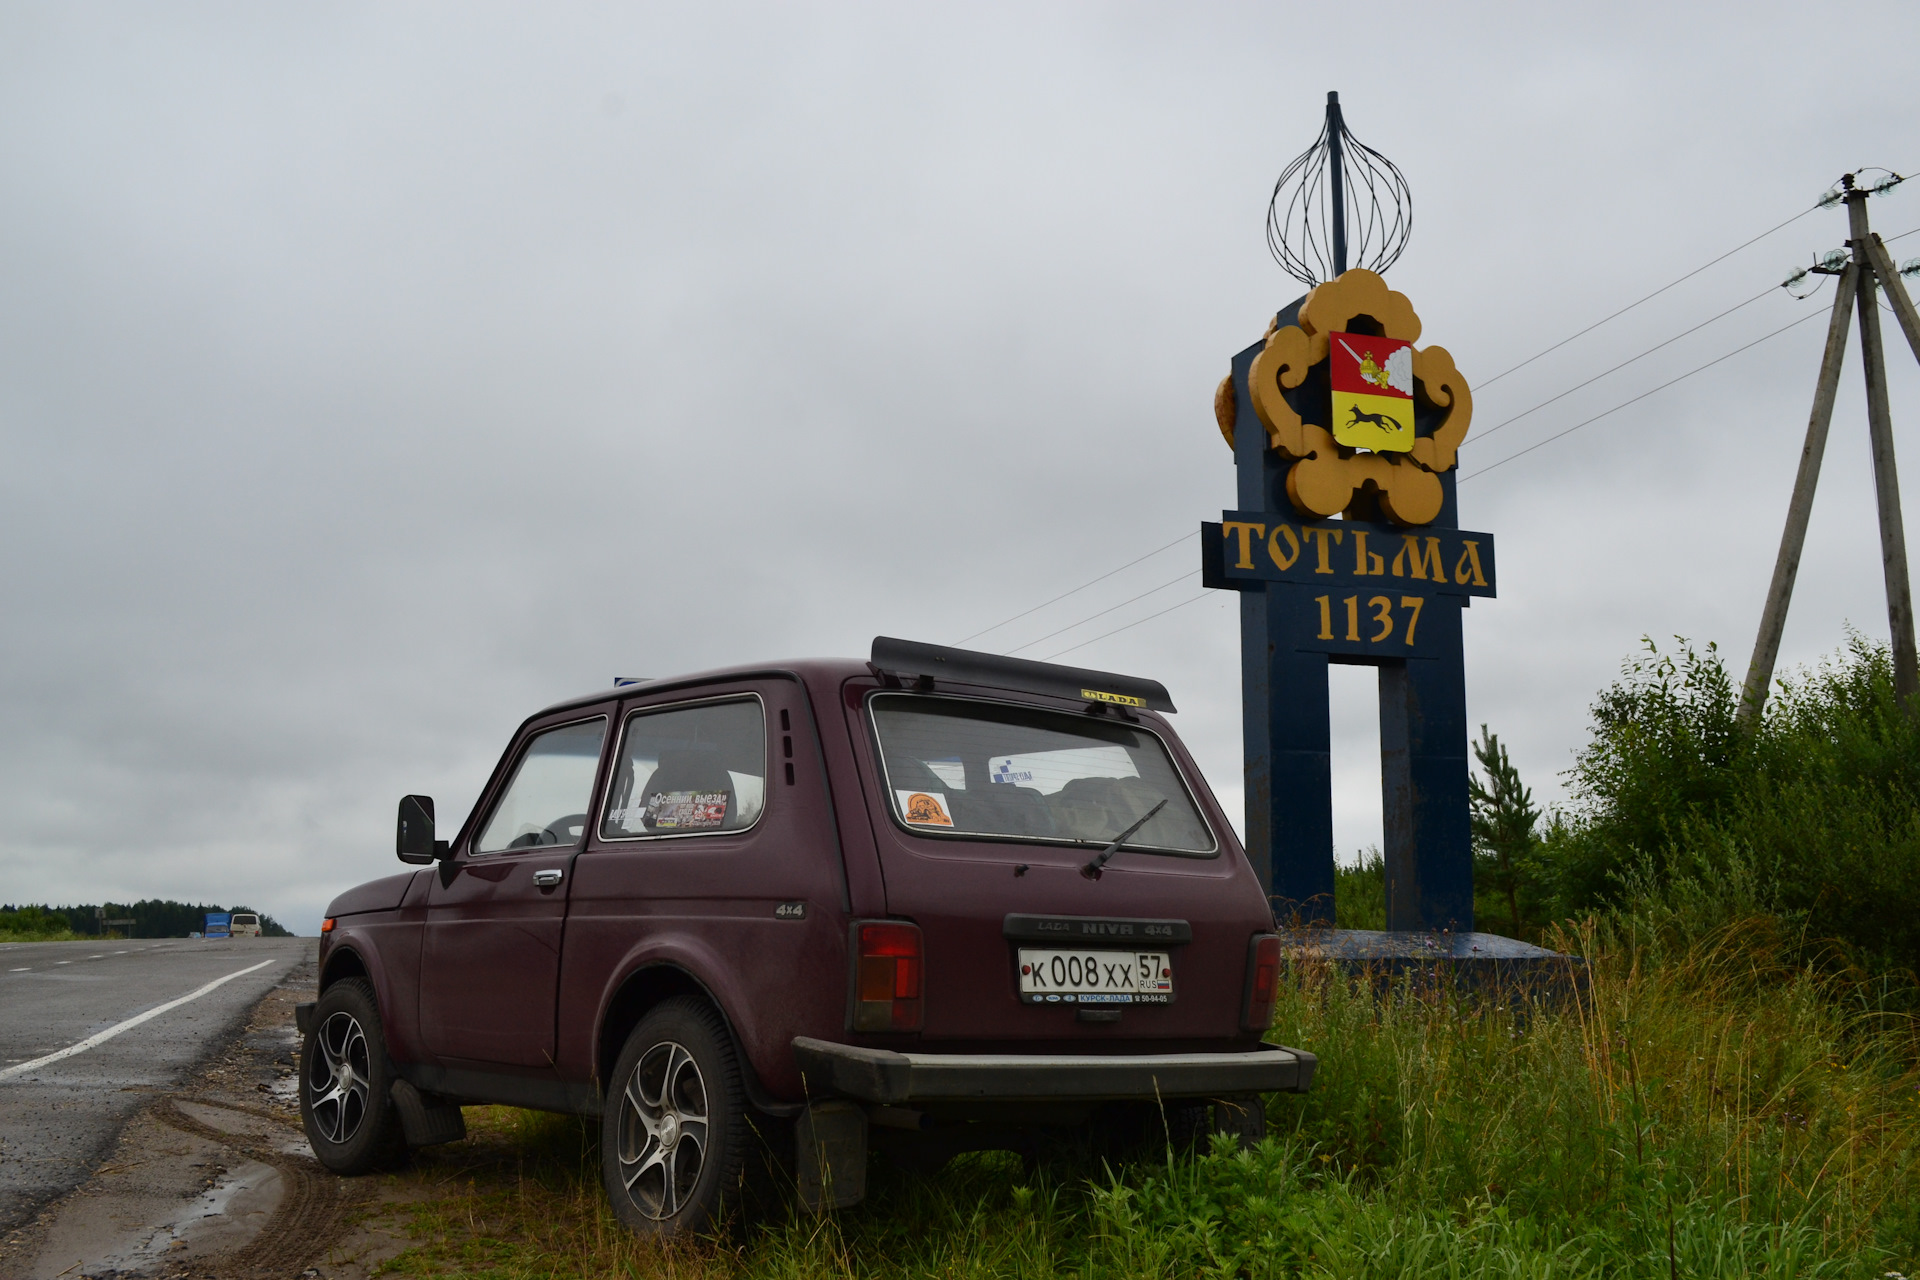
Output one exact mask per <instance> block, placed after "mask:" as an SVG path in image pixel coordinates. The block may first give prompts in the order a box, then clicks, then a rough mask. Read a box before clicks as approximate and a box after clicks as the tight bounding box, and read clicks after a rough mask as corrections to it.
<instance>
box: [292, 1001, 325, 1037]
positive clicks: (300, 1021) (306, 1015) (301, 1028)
mask: <svg viewBox="0 0 1920 1280" xmlns="http://www.w3.org/2000/svg"><path fill="white" fill-rule="evenodd" d="M319 1003H320V1002H319V1001H318V1000H309V1001H307V1002H306V1003H305V1004H297V1005H295V1006H293V1028H294V1030H296V1031H298V1032H299V1033H300V1034H301V1035H302V1036H305V1035H306V1034H307V1033H308V1032H310V1031H312V1030H313V1007H314V1006H315V1005H316V1004H319Z"/></svg>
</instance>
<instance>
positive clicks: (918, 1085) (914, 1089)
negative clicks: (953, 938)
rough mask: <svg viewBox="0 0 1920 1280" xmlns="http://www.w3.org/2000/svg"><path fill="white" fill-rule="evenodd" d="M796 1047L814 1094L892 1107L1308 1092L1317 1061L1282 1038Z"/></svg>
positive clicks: (799, 1042) (801, 1043) (807, 1041)
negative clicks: (1246, 1042)
mask: <svg viewBox="0 0 1920 1280" xmlns="http://www.w3.org/2000/svg"><path fill="white" fill-rule="evenodd" d="M793 1052H794V1056H795V1057H796V1058H797V1059H798V1060H799V1063H800V1073H801V1075H802V1077H804V1079H805V1081H806V1086H807V1093H808V1094H809V1095H810V1096H813V1097H821V1096H838V1097H846V1098H857V1099H859V1100H860V1101H862V1102H871V1103H880V1104H883V1105H888V1106H895V1105H899V1104H902V1103H913V1102H958V1101H966V1102H1020V1101H1035V1100H1041V1099H1080V1100H1083V1101H1090V1102H1105V1101H1119V1100H1124V1099H1146V1098H1196V1097H1219V1096H1223V1095H1226V1094H1235V1093H1305V1092H1306V1091H1307V1089H1308V1088H1309V1086H1311V1085H1312V1083H1313V1069H1314V1067H1315V1065H1316V1061H1317V1060H1316V1059H1315V1058H1314V1056H1313V1055H1312V1054H1310V1053H1307V1052H1305V1051H1304V1050H1301V1049H1283V1048H1281V1047H1280V1046H1278V1045H1268V1046H1263V1047H1262V1048H1259V1049H1253V1050H1249V1051H1246V1052H1242V1053H1157V1054H1125V1055H1098V1056H1096V1055H1092V1054H1085V1055H1072V1056H1068V1055H1061V1054H1024V1053H980V1054H972V1053H895V1052H893V1051H891V1050H888V1049H862V1048H858V1047H856V1046H854V1045H850V1044H835V1043H833V1042H832V1041H828V1040H814V1039H811V1038H809V1037H807V1036H796V1037H795V1038H794V1041H793Z"/></svg>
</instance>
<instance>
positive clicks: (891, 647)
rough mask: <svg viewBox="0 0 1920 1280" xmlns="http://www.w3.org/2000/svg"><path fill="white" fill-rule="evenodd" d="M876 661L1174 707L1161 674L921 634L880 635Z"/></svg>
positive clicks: (917, 673)
mask: <svg viewBox="0 0 1920 1280" xmlns="http://www.w3.org/2000/svg"><path fill="white" fill-rule="evenodd" d="M872 661H873V665H874V667H875V669H876V670H879V671H882V672H886V673H887V674H890V675H895V676H900V677H902V678H903V679H905V680H907V681H908V682H911V681H913V680H917V679H919V678H920V677H922V676H925V677H927V678H929V679H932V680H952V681H955V682H957V683H960V684H980V685H988V686H991V687H993V688H997V689H1018V690H1020V691H1021V692H1023V693H1048V694H1052V695H1053V696H1054V697H1057V698H1080V699H1083V700H1084V701H1087V702H1099V703H1107V704H1111V705H1114V706H1121V707H1150V708H1152V709H1153V710H1155V711H1172V710H1174V709H1175V708H1174V705H1173V699H1172V698H1170V697H1168V696H1167V687H1166V686H1165V685H1163V684H1161V683H1160V682H1159V681H1158V680H1143V679H1141V678H1140V677H1139V676H1122V675H1115V674H1114V673H1113V672H1111V671H1088V670H1086V669H1085V668H1082V667H1063V666H1059V665H1057V664H1055V663H1052V662H1034V661H1032V660H1031V659H1028V658H1003V657H1001V656H1000V655H999V654H997V653H976V652H975V651H974V650H972V649H949V648H947V647H946V646H945V645H938V644H922V643H920V642H919V641H918V640H896V639H894V638H893V637H892V636H875V637H874V638H873V659H872Z"/></svg>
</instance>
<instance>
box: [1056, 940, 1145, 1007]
mask: <svg viewBox="0 0 1920 1280" xmlns="http://www.w3.org/2000/svg"><path fill="white" fill-rule="evenodd" d="M1019 965H1020V999H1021V1001H1022V1002H1023V1003H1025V1004H1170V1003H1172V1001H1173V963H1172V961H1171V960H1169V959H1168V957H1167V953H1166V952H1164V951H1053V950H1040V949H1038V948H1033V947H1021V948H1020V960H1019Z"/></svg>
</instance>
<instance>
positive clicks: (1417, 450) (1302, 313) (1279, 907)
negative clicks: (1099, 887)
mask: <svg viewBox="0 0 1920 1280" xmlns="http://www.w3.org/2000/svg"><path fill="white" fill-rule="evenodd" d="M1349 188H1352V190H1353V194H1354V198H1353V200H1352V207H1353V210H1354V216H1352V217H1349V216H1348V196H1349ZM1411 209H1412V200H1411V196H1410V195H1409V193H1408V190H1407V185H1406V181H1405V179H1404V178H1403V177H1402V176H1401V174H1400V172H1399V170H1398V169H1396V168H1395V167H1394V166H1393V165H1392V163H1391V162H1389V161H1387V160H1386V159H1385V157H1383V156H1381V155H1380V154H1379V153H1378V152H1375V151H1373V150H1372V149H1371V148H1368V147H1365V146H1363V145H1362V144H1360V143H1359V142H1358V141H1357V140H1355V139H1354V138H1353V135H1352V134H1351V133H1350V132H1348V130H1347V128H1346V125H1345V122H1344V120H1343V118H1342V116H1341V111H1340V104H1339V97H1338V95H1337V94H1328V95H1327V117H1326V126H1325V128H1324V129H1323V130H1322V132H1321V134H1320V136H1319V138H1318V139H1316V140H1315V142H1314V145H1313V146H1312V147H1311V148H1309V149H1308V150H1307V152H1305V153H1304V154H1303V155H1302V156H1300V158H1299V159H1297V160H1296V161H1294V163H1293V164H1292V165H1291V166H1289V167H1288V169H1287V170H1286V172H1284V173H1283V174H1282V175H1281V178H1280V180H1279V182H1278V183H1276V184H1275V187H1274V197H1273V202H1272V204H1271V205H1270V206H1269V209H1268V224H1267V238H1268V244H1269V247H1270V248H1271V249H1272V250H1273V253H1274V256H1275V258H1276V259H1278V260H1279V262H1280V263H1281V265H1282V266H1283V267H1285V268H1286V269H1287V270H1288V271H1289V273H1290V274H1292V275H1293V276H1294V277H1295V278H1296V279H1298V280H1299V281H1300V282H1301V283H1302V284H1304V285H1306V286H1308V292H1307V293H1306V294H1305V295H1303V296H1302V297H1300V298H1299V299H1297V300H1295V301H1294V302H1292V303H1289V304H1288V305H1287V306H1286V307H1284V308H1283V309H1282V310H1281V311H1280V312H1279V313H1278V314H1277V315H1276V316H1274V318H1273V322H1272V324H1271V325H1270V326H1269V327H1268V329H1267V332H1266V335H1265V336H1264V337H1263V338H1262V339H1261V340H1260V341H1259V342H1256V343H1254V344H1253V345H1252V346H1250V347H1248V348H1247V349H1246V350H1244V351H1241V352H1240V353H1239V354H1238V355H1236V356H1234V357H1233V366H1232V372H1231V373H1230V374H1229V375H1228V377H1227V378H1226V379H1225V380H1224V381H1223V382H1222V383H1221V384H1220V388H1219V390H1218V391H1217V392H1216V394H1215V398H1214V408H1215V414H1216V417H1217V418H1218V421H1219V424H1220V430H1221V433H1222V435H1224V436H1225V437H1226V439H1227V442H1228V444H1229V445H1231V446H1232V448H1233V455H1234V465H1235V469H1236V471H1237V473H1238V494H1237V497H1236V507H1235V509H1234V510H1231V511H1224V512H1222V513H1221V517H1220V520H1219V522H1218V523H1211V522H1209V523H1206V524H1203V525H1202V539H1201V545H1202V569H1203V579H1204V581H1205V583H1206V585H1208V586H1210V587H1217V588H1221V589H1225V590H1233V591H1238V592H1240V635H1241V681H1242V690H1243V694H1242V696H1243V700H1244V703H1243V713H1242V714H1243V723H1244V733H1245V739H1246V805H1247V811H1246V847H1247V854H1248V857H1249V858H1250V859H1252V861H1253V865H1254V867H1255V869H1256V871H1258V873H1259V874H1260V876H1261V878H1262V880H1263V882H1264V883H1265V884H1266V885H1267V886H1268V892H1269V894H1270V895H1271V897H1272V900H1273V904H1274V910H1275V915H1276V917H1277V918H1278V919H1279V920H1280V921H1281V922H1282V923H1283V924H1293V925H1308V926H1311V925H1331V924H1332V923H1333V887H1334V853H1333V799H1332V771H1331V767H1330V762H1329V747H1330V727H1329V719H1328V713H1329V708H1328V698H1327V665H1328V664H1329V663H1334V662H1340V663H1349V664H1354V665H1361V666H1371V667H1375V668H1377V669H1378V670H1379V673H1380V754H1381V762H1380V763H1381V782H1382V791H1383V795H1382V809H1383V813H1384V818H1385V822H1384V827H1385V848H1384V850H1383V854H1384V857H1385V862H1386V879H1387V902H1386V918H1387V929H1388V935H1372V937H1371V939H1362V938H1360V937H1358V936H1357V935H1350V936H1349V937H1348V939H1347V942H1348V945H1347V946H1346V947H1344V948H1342V949H1340V951H1341V953H1342V954H1350V955H1351V956H1353V957H1355V958H1361V957H1367V958H1379V959H1391V958H1394V957H1395V956H1397V955H1398V954H1399V951H1398V950H1396V948H1395V945H1394V944H1393V941H1392V938H1391V935H1393V934H1395V933H1399V934H1412V933H1424V934H1425V935H1427V937H1428V939H1429V941H1426V942H1425V943H1423V947H1424V950H1423V951H1422V952H1421V955H1422V957H1423V958H1429V957H1431V956H1432V955H1433V953H1434V951H1435V950H1436V949H1437V950H1439V951H1440V952H1441V953H1442V954H1444V953H1446V952H1448V951H1451V950H1453V949H1456V946H1457V949H1459V950H1461V951H1462V953H1463V957H1462V958H1466V953H1468V952H1472V953H1474V955H1475V956H1476V957H1478V956H1485V957H1486V958H1489V959H1491V958H1492V955H1491V954H1490V953H1493V952H1498V953H1501V954H1510V955H1512V956H1515V957H1518V956H1519V955H1520V954H1521V953H1531V954H1532V955H1535V956H1544V955H1547V954H1550V953H1546V952H1541V951H1539V949H1537V948H1532V947H1526V946H1524V944H1509V943H1508V942H1507V940H1504V939H1498V940H1496V939H1492V938H1488V937H1487V936H1486V935H1479V934H1475V933H1474V931H1473V930H1474V920H1473V847H1472V835H1471V830H1470V823H1469V806H1468V789H1467V777H1468V767H1469V766H1468V726H1467V708H1466V673H1465V669H1464V663H1463V656H1462V650H1461V621H1462V619H1461V611H1462V610H1464V609H1466V608H1467V607H1469V606H1470V605H1471V604H1472V602H1473V600H1474V598H1475V597H1491V596H1493V595H1494V594H1495V592H1496V588H1497V581H1498V580H1497V577H1496V573H1495V555H1494V541H1493V538H1492V537H1491V536H1490V535H1488V534H1485V533H1476V532H1471V531H1468V530H1464V529H1462V528H1461V527H1460V518H1459V507H1458V502H1457V500H1456V495H1455V491H1454V490H1455V482H1456V476H1457V474H1458V472H1457V464H1458V461H1459V448H1460V444H1461V442H1462V440H1463V439H1464V438H1465V437H1466V434H1467V430H1468V427H1469V425H1470V424H1471V422H1472V416H1473V400H1472V393H1471V391H1470V390H1469V388H1468V386H1467V383H1466V380H1465V379H1464V378H1463V377H1461V375H1460V372H1459V371H1458V370H1457V369H1456V368H1455V367H1454V363H1453V358H1452V357H1451V356H1450V355H1449V354H1448V353H1447V351H1446V350H1445V349H1444V348H1442V347H1437V346H1431V345H1430V346H1426V347H1421V346H1419V345H1418V344H1419V341H1420V337H1421V325H1420V319H1419V317H1418V315H1416V314H1415V312H1414V309H1413V306H1412V304H1411V303H1410V302H1409V301H1408V300H1407V298H1406V296H1405V295H1404V294H1400V293H1396V292H1394V291H1393V290H1392V289H1390V288H1389V287H1388V286H1387V284H1386V281H1385V280H1384V279H1383V278H1382V275H1381V273H1382V272H1384V271H1385V270H1386V269H1387V268H1388V267H1390V266H1391V265H1392V264H1393V263H1394V261H1396V260H1397V259H1398V258H1399V256H1400V253H1401V252H1402V251H1403V250H1404V249H1405V247H1406V242H1407V237H1408V234H1409V232H1410V230H1411ZM1350 248H1351V249H1352V250H1353V255H1352V256H1353V257H1355V258H1356V259H1357V260H1358V262H1357V265H1354V266H1351V267H1350V266H1349V265H1348V257H1349V249H1350ZM1435 935H1439V936H1440V937H1441V938H1442V939H1445V940H1444V941H1442V942H1441V943H1439V944H1436V943H1435V942H1433V941H1431V939H1432V938H1433V937H1434V936H1435ZM1454 940H1457V943H1456V941H1454ZM1400 949H1401V950H1404V948H1400Z"/></svg>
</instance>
